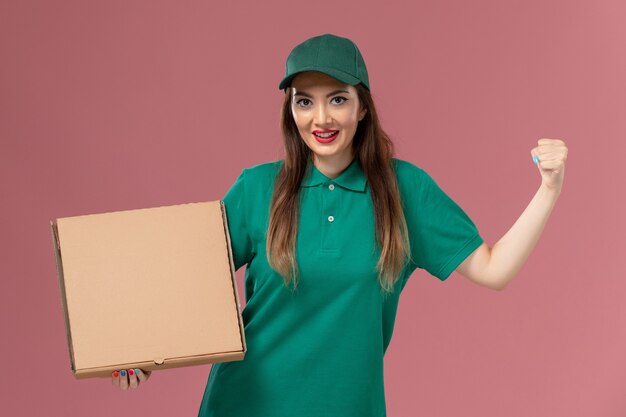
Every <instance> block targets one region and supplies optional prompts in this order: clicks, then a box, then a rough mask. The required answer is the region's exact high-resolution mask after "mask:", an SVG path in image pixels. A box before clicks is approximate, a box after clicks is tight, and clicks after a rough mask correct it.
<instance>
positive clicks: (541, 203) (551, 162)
mask: <svg viewBox="0 0 626 417" xmlns="http://www.w3.org/2000/svg"><path fill="white" fill-rule="evenodd" d="M537 145H538V146H536V147H535V148H533V149H532V150H531V151H530V153H531V155H532V157H533V160H535V163H536V164H537V166H538V168H539V172H540V174H541V186H540V187H539V190H538V191H537V192H536V193H535V196H534V197H533V199H532V200H531V201H530V204H528V206H527V207H526V209H525V210H524V212H523V213H522V215H521V216H520V217H519V219H517V221H516V222H515V223H514V224H513V226H511V228H510V229H509V231H508V232H506V234H505V235H504V236H502V238H500V240H499V241H498V242H497V243H496V244H495V245H494V246H493V248H489V246H488V245H487V244H486V243H483V244H482V245H481V246H479V247H478V248H477V249H476V250H475V251H474V252H473V253H472V254H471V255H469V256H468V257H467V258H466V259H465V260H464V261H463V262H462V263H461V264H460V265H459V266H458V268H457V269H456V271H457V272H459V273H460V274H461V275H463V276H465V277H466V278H468V279H470V280H471V281H474V282H475V283H477V284H480V285H483V286H486V287H489V288H492V289H495V290H502V289H504V287H506V285H507V284H508V283H509V281H511V280H512V279H513V277H514V276H515V275H516V274H517V272H518V271H519V270H520V268H521V267H522V265H523V264H524V262H526V259H527V258H528V256H529V255H530V253H531V252H532V250H533V248H534V247H535V245H536V243H537V241H538V240H539V236H541V232H542V231H543V228H544V226H545V224H546V223H547V221H548V218H549V217H550V213H551V212H552V209H553V207H554V205H555V204H556V200H557V199H558V197H559V195H560V193H561V188H562V185H563V177H564V175H565V161H566V160H567V147H566V146H565V142H563V141H562V140H560V139H545V138H544V139H539V141H537ZM537 157H538V162H537V159H536V158H537Z"/></svg>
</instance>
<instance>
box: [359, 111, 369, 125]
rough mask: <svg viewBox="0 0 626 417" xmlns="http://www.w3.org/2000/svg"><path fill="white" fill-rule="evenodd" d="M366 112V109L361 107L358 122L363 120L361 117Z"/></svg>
mask: <svg viewBox="0 0 626 417" xmlns="http://www.w3.org/2000/svg"><path fill="white" fill-rule="evenodd" d="M366 113H367V109H366V108H361V111H360V112H359V122H360V121H361V120H363V118H364V117H365V114H366Z"/></svg>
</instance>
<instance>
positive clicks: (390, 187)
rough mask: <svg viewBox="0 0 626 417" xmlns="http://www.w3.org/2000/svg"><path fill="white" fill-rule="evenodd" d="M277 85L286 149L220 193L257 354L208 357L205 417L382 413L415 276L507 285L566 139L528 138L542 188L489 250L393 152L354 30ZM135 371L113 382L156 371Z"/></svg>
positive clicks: (532, 239) (546, 203) (554, 193)
mask: <svg viewBox="0 0 626 417" xmlns="http://www.w3.org/2000/svg"><path fill="white" fill-rule="evenodd" d="M279 88H280V89H283V90H284V91H285V93H286V94H285V100H284V103H283V106H282V117H281V125H282V132H283V137H284V143H285V159H284V160H278V161H273V162H267V163H263V164H259V165H255V166H252V167H249V168H246V169H243V170H242V173H241V174H240V175H239V177H238V178H237V180H236V181H235V183H234V184H233V186H232V187H231V188H230V190H229V191H228V192H227V194H226V195H225V197H224V199H223V200H224V203H225V205H226V212H227V217H228V223H229V229H230V233H231V243H232V249H233V256H234V263H235V268H236V269H239V268H240V267H241V266H243V265H244V264H245V265H247V269H246V273H245V279H244V282H245V296H246V306H245V308H244V310H243V312H242V316H243V319H244V323H245V334H246V342H247V347H248V351H247V353H246V356H245V358H244V359H243V360H241V361H232V362H221V363H215V364H213V365H212V368H211V372H210V375H209V378H208V382H207V386H206V389H205V392H204V397H203V399H202V403H201V406H200V410H199V416H215V417H221V416H228V417H240V416H241V417H243V416H245V417H256V416H271V417H293V416H298V417H319V416H342V417H352V416H354V417H357V416H358V417H369V416H371V417H381V416H385V415H386V412H385V396H384V385H383V356H384V354H385V351H386V349H387V347H388V345H389V343H390V341H391V335H392V332H393V327H394V320H395V315H396V311H397V307H398V300H399V297H400V293H401V292H402V289H403V288H404V286H405V284H406V282H407V280H408V278H409V276H410V275H411V273H412V272H413V271H414V270H415V269H416V268H422V269H425V270H427V271H428V272H429V273H430V274H432V275H434V276H435V277H437V278H439V279H440V280H445V279H446V278H448V276H449V275H450V274H451V273H452V272H453V271H455V270H456V271H458V272H459V273H460V274H461V275H463V276H465V277H467V278H468V279H470V280H472V281H473V282H475V283H477V284H479V285H483V286H486V287H489V288H492V289H496V290H501V289H503V288H504V287H505V286H506V284H507V283H508V282H509V281H510V280H511V279H512V278H513V276H515V274H516V273H517V271H518V270H519V269H520V267H521V266H522V264H523V263H524V261H525V260H526V258H527V257H528V255H529V254H530V252H531V250H532V248H533V247H534V245H535V243H536V241H537V239H538V238H539V235H540V234H541V231H542V230H543V226H544V224H545V223H546V221H547V219H548V216H549V214H550V212H551V210H552V207H553V206H554V204H555V202H556V199H557V197H558V195H559V193H560V190H561V185H562V181H563V174H564V162H565V159H566V156H567V148H566V147H565V145H564V143H563V142H562V141H560V140H557V139H541V140H540V141H539V143H538V145H539V146H538V147H536V148H534V149H532V151H531V155H533V157H534V159H535V160H536V159H537V157H538V158H539V170H540V173H541V176H542V184H541V187H540V188H539V191H538V192H537V194H536V195H535V197H534V198H533V200H532V201H531V203H530V204H529V206H528V207H527V209H526V210H525V211H524V213H523V214H522V216H521V217H520V218H519V220H517V222H516V223H515V224H514V225H513V227H512V228H511V229H510V230H509V232H507V234H506V235H504V237H503V238H502V239H501V240H500V241H498V243H497V244H496V245H494V247H493V248H490V247H489V246H488V245H487V244H486V243H485V242H484V241H483V239H482V237H481V236H480V234H479V232H478V230H477V229H476V227H475V225H474V223H473V222H472V220H471V219H470V218H469V217H468V216H467V215H466V213H465V212H464V211H463V210H462V209H461V207H460V206H459V205H458V204H456V203H455V202H454V201H453V200H452V199H451V198H450V197H449V196H448V195H447V194H446V193H445V192H444V191H443V190H442V189H441V188H440V187H439V186H438V185H437V183H436V182H435V181H434V180H433V178H432V177H431V176H430V175H429V174H428V173H426V172H425V171H424V170H422V169H421V168H419V167H417V166H416V165H414V164H412V163H411V162H408V161H405V160H402V159H398V158H395V157H394V156H393V155H394V148H393V144H392V142H391V141H390V140H389V137H388V136H387V135H386V134H385V132H384V131H383V129H382V128H381V125H380V122H379V120H378V116H377V114H376V108H375V106H374V102H373V101H372V96H371V94H370V85H369V79H368V75H367V69H366V67H365V63H364V61H363V58H362V56H361V54H360V52H359V50H358V48H357V46H356V45H355V44H354V43H353V42H352V41H351V40H349V39H346V38H342V37H338V36H334V35H331V34H325V35H321V36H316V37H313V38H311V39H308V40H306V41H304V42H303V43H301V44H299V45H298V46H296V47H295V48H294V49H293V51H292V52H291V54H290V55H289V57H288V59H287V64H286V73H285V77H284V78H283V80H282V81H281V83H280V84H279ZM536 163H537V161H536ZM130 371H131V370H129V371H125V372H124V374H125V375H124V376H121V374H120V373H117V374H116V375H114V377H113V384H114V385H116V386H119V387H121V388H128V387H131V388H133V387H137V386H138V384H139V382H140V381H145V380H146V379H147V378H148V377H149V375H150V373H149V372H145V373H144V372H141V370H132V374H131V372H130Z"/></svg>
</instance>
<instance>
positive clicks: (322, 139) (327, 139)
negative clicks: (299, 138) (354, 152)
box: [313, 129, 339, 143]
mask: <svg viewBox="0 0 626 417" xmlns="http://www.w3.org/2000/svg"><path fill="white" fill-rule="evenodd" d="M331 132H334V134H333V135H331V136H329V137H325V138H322V137H320V136H317V134H316V133H331ZM338 135H339V131H338V130H334V129H326V130H314V131H313V137H314V138H315V140H317V141H318V142H320V143H330V142H332V141H333V140H335V139H336V138H337V136H338Z"/></svg>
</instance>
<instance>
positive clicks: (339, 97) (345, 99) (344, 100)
mask: <svg viewBox="0 0 626 417" xmlns="http://www.w3.org/2000/svg"><path fill="white" fill-rule="evenodd" d="M335 99H340V100H342V101H340V102H335V103H337V104H342V103H344V102H346V101H348V99H347V98H345V97H341V96H337V97H333V100H335ZM331 101H332V100H331Z"/></svg>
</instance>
